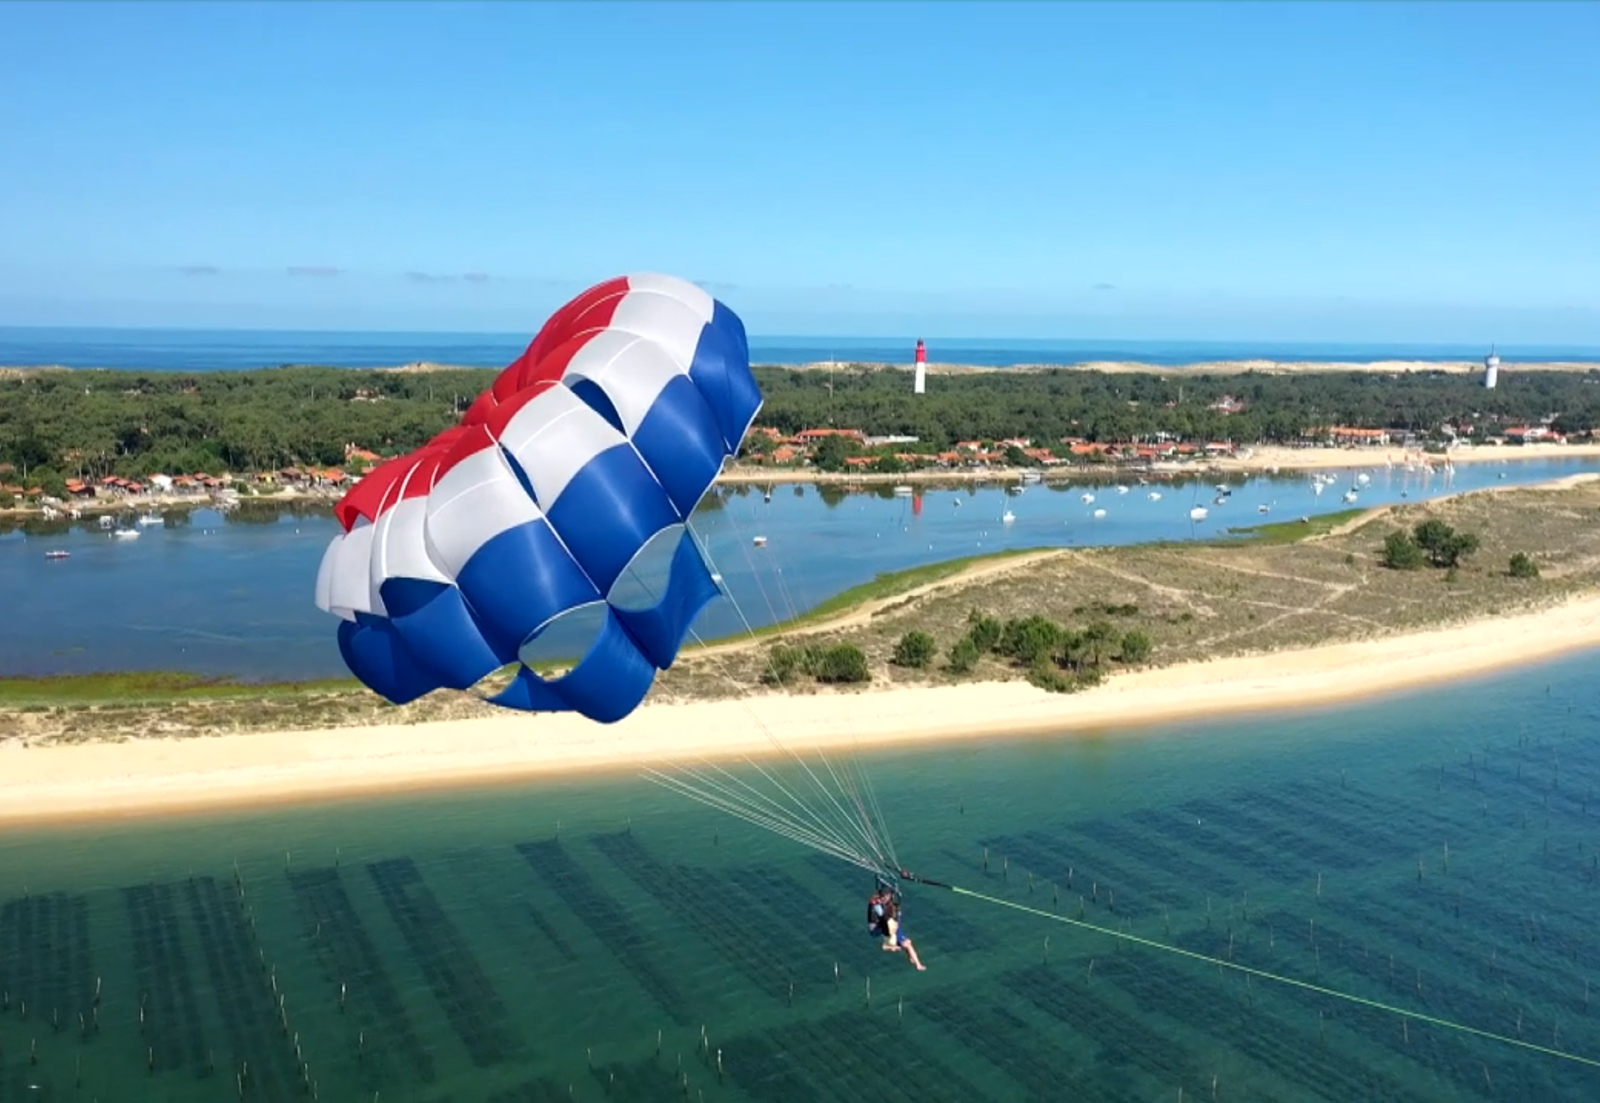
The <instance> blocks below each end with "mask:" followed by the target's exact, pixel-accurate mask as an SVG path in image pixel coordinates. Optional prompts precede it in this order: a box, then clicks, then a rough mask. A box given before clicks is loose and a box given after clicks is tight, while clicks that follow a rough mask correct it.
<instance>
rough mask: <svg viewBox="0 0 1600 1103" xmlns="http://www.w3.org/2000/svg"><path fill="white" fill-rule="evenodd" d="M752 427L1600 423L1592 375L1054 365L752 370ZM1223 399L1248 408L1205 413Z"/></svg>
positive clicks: (1050, 438)
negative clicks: (758, 408) (756, 404)
mask: <svg viewBox="0 0 1600 1103" xmlns="http://www.w3.org/2000/svg"><path fill="white" fill-rule="evenodd" d="M762 387H763V391H764V393H765V395H766V398H767V401H766V406H765V408H764V409H763V411H762V415H761V422H762V423H763V424H766V425H773V426H776V427H777V428H779V429H782V430H784V431H786V432H793V431H796V430H799V429H804V428H813V427H821V426H829V425H831V426H834V427H836V428H849V429H861V430H863V431H865V432H867V433H869V434H874V435H890V434H895V435H900V434H904V435H908V436H916V437H920V438H921V439H922V440H923V441H925V442H928V443H930V444H933V445H936V446H943V445H949V444H952V443H954V442H955V441H957V440H974V439H976V440H997V439H1003V438H1007V437H1012V436H1020V437H1027V438H1030V439H1032V440H1034V441H1036V442H1040V443H1042V444H1048V443H1054V442H1056V441H1059V440H1060V439H1061V438H1062V437H1067V436H1076V437H1083V438H1084V439H1086V440H1091V441H1114V440H1129V439H1130V438H1133V437H1148V436H1151V435H1153V434H1155V433H1158V432H1164V433H1170V434H1173V435H1175V436H1176V437H1178V438H1179V439H1182V440H1232V441H1234V442H1236V443H1241V444H1242V443H1257V442H1288V441H1293V440H1297V439H1299V438H1300V436H1301V434H1302V433H1303V432H1304V431H1305V430H1306V429H1308V428H1310V427H1312V426H1329V425H1347V426H1354V427H1358V428H1370V429H1394V430H1400V431H1409V432H1415V433H1418V434H1427V433H1429V432H1432V431H1434V430H1436V429H1437V428H1438V427H1439V426H1440V425H1441V424H1444V423H1446V422H1450V423H1461V422H1466V423H1470V424H1472V425H1473V426H1474V427H1475V428H1477V429H1479V430H1489V429H1495V428H1498V427H1502V426H1505V425H1511V424H1518V423H1527V422H1530V421H1531V422H1535V423H1536V422H1538V421H1539V420H1540V419H1542V418H1544V417H1546V416H1548V415H1550V414H1557V415H1559V416H1558V418H1557V422H1556V427H1557V428H1558V429H1561V430H1565V431H1571V430H1587V429H1589V428H1591V427H1593V426H1596V425H1600V370H1595V371H1591V372H1529V373H1527V374H1524V375H1514V374H1510V373H1508V375H1507V376H1502V378H1501V384H1500V386H1499V387H1497V388H1496V389H1494V390H1492V391H1491V390H1485V389H1484V387H1483V385H1482V382H1481V379H1480V378H1479V377H1478V376H1475V375H1459V374H1457V375H1452V374H1446V373H1443V372H1429V373H1413V374H1399V375H1383V374H1379V373H1376V372H1338V373H1335V372H1327V373H1322V372H1319V373H1316V374H1306V375H1268V374H1264V373H1247V374H1243V375H1209V374H1201V373H1195V374H1193V375H1188V374H1176V373H1166V374H1160V375H1157V374H1154V373H1151V374H1147V375H1133V374H1129V375H1124V374H1108V373H1102V372H1090V371H1081V370H1076V369H1072V368H1060V369H1054V370H1049V371H1039V372H1032V371H1030V372H1005V371H995V372H981V373H980V372H974V373H969V374H959V375H938V376H933V377H932V378H930V379H929V381H928V393H927V394H925V395H913V394H912V393H911V388H910V378H909V375H908V373H906V372H904V371H895V370H877V371H871V370H867V371H839V372H834V373H831V374H830V373H828V372H825V371H818V370H815V369H811V370H807V371H798V370H789V369H780V368H770V369H765V370H764V371H763V372H762ZM1224 396H1227V397H1232V398H1234V399H1237V400H1239V401H1241V402H1243V403H1244V404H1245V405H1244V409H1242V410H1240V411H1239V412H1237V413H1231V414H1225V413H1223V412H1221V411H1218V410H1214V409H1212V408H1211V407H1212V405H1213V404H1214V403H1217V402H1219V401H1220V400H1221V399H1222V398H1223V397H1224Z"/></svg>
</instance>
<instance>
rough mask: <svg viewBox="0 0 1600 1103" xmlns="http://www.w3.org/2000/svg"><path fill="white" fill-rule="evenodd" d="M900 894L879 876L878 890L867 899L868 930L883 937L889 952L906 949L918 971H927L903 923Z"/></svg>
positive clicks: (908, 956)
mask: <svg viewBox="0 0 1600 1103" xmlns="http://www.w3.org/2000/svg"><path fill="white" fill-rule="evenodd" d="M901 914H902V911H901V907H900V894H899V893H898V892H896V891H895V888H894V886H893V885H891V884H889V883H888V882H886V881H885V880H884V879H883V878H882V877H879V878H878V885H877V889H876V891H874V892H873V894H872V896H871V897H870V898H869V899H868V901H867V931H868V933H870V934H873V935H876V936H878V937H881V938H882V939H883V948H884V950H885V951H887V952H898V951H900V950H904V951H905V954H906V957H907V959H909V960H910V962H911V964H912V965H914V966H915V967H916V969H917V972H919V973H923V972H927V969H928V967H927V966H926V965H924V964H922V959H921V958H919V957H918V956H917V948H916V946H915V945H913V944H912V942H911V939H910V938H909V937H907V935H906V932H905V927H904V926H903V925H902V923H901V918H900V917H901Z"/></svg>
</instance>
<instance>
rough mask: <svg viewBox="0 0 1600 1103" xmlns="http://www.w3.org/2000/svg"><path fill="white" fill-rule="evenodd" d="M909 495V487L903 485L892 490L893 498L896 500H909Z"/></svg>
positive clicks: (910, 492)
mask: <svg viewBox="0 0 1600 1103" xmlns="http://www.w3.org/2000/svg"><path fill="white" fill-rule="evenodd" d="M911 494H912V491H911V488H910V487H909V486H906V485H904V484H903V483H902V484H901V485H900V486H897V487H895V488H894V496H895V497H896V498H909V497H911Z"/></svg>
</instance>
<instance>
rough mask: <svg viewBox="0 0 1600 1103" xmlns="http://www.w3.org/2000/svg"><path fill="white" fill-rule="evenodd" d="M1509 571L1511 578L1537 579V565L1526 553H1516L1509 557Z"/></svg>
mask: <svg viewBox="0 0 1600 1103" xmlns="http://www.w3.org/2000/svg"><path fill="white" fill-rule="evenodd" d="M1509 571H1510V574H1511V577H1512V578H1538V577H1539V564H1537V563H1535V562H1534V561H1533V556H1531V555H1529V554H1528V553H1527V552H1518V553H1517V554H1516V555H1513V556H1512V557H1511V566H1510V568H1509Z"/></svg>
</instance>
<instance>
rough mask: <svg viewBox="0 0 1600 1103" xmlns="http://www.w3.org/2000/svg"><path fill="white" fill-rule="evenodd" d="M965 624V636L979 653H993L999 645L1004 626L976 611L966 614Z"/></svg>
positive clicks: (985, 614)
mask: <svg viewBox="0 0 1600 1103" xmlns="http://www.w3.org/2000/svg"><path fill="white" fill-rule="evenodd" d="M967 624H968V628H967V634H968V635H969V636H970V637H971V638H972V642H973V644H974V645H975V646H976V647H977V649H978V650H979V651H993V650H994V649H995V647H997V646H998V645H999V643H1000V635H1001V633H1002V632H1004V631H1005V626H1004V625H1002V624H1001V623H1000V621H999V620H998V619H997V618H995V617H991V616H989V615H988V614H987V613H980V612H978V610H976V609H974V610H973V611H972V612H971V613H970V614H968V616H967Z"/></svg>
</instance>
